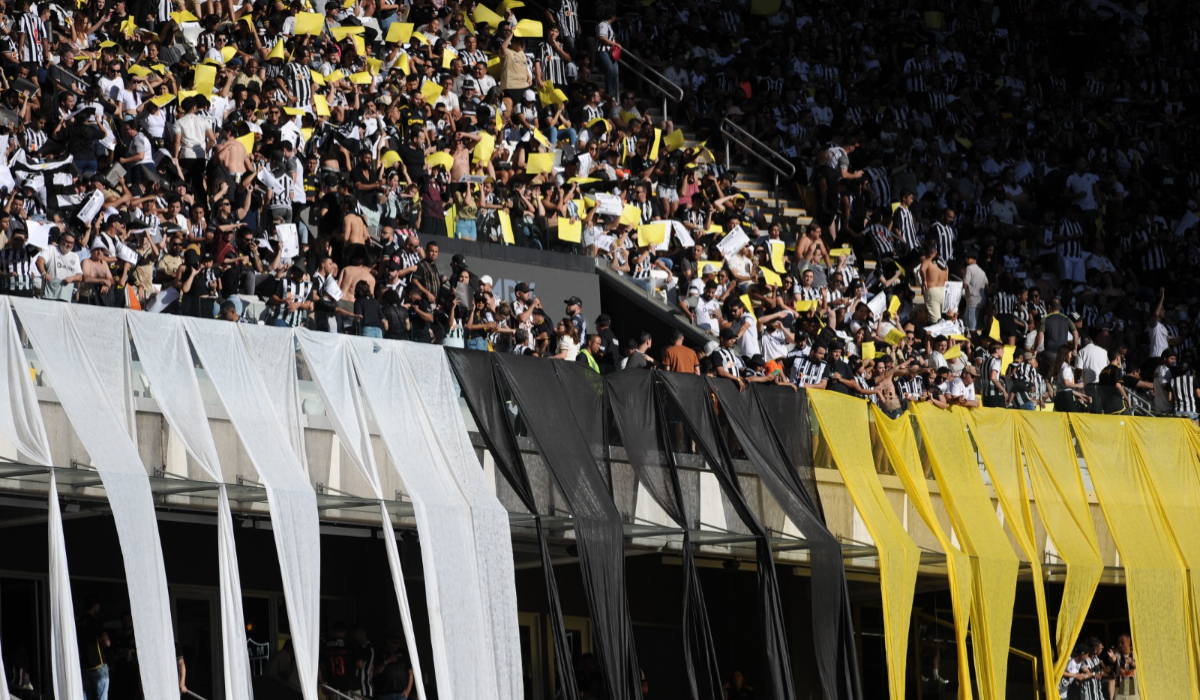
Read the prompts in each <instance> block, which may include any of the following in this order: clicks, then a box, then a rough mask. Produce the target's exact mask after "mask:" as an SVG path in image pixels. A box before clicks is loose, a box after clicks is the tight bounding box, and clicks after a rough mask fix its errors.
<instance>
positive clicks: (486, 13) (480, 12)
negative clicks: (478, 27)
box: [474, 4, 504, 29]
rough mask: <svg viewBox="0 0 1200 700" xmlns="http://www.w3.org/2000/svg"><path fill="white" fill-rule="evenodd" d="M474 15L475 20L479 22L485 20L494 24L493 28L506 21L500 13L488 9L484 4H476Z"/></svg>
mask: <svg viewBox="0 0 1200 700" xmlns="http://www.w3.org/2000/svg"><path fill="white" fill-rule="evenodd" d="M474 17H475V21H476V22H477V23H478V22H485V23H487V24H490V25H492V28H493V29H494V28H496V27H499V26H500V25H501V24H503V23H504V18H503V17H501V16H500V15H498V14H496V13H495V12H492V11H491V10H489V9H487V8H486V7H484V6H483V5H482V4H479V5H476V6H475V14H474Z"/></svg>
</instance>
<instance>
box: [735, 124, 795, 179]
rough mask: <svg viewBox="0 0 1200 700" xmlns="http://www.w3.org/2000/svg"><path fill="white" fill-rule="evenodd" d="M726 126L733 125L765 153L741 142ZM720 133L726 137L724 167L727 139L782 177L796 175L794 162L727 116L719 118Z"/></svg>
mask: <svg viewBox="0 0 1200 700" xmlns="http://www.w3.org/2000/svg"><path fill="white" fill-rule="evenodd" d="M726 127H733V128H734V129H736V130H737V131H738V132H739V133H740V134H741V135H742V136H744V137H745V138H747V139H749V140H750V141H753V142H754V145H755V146H757V147H758V148H760V149H762V151H763V152H765V153H766V155H763V153H760V152H759V151H757V150H755V149H754V148H752V147H751V146H749V145H748V144H746V143H745V142H743V141H742V139H741V138H739V137H738V135H736V134H733V133H731V132H730V131H729V129H728V128H726ZM721 133H722V134H724V135H725V136H726V137H727V139H726V141H725V167H729V141H733V142H734V143H736V144H737V145H739V146H741V147H742V149H743V150H745V151H746V152H747V153H749V154H750V155H752V156H754V157H755V158H757V159H759V160H761V161H762V162H763V163H764V164H765V165H766V166H767V167H769V168H771V169H772V170H774V171H775V172H776V173H777V174H779V175H782V176H784V177H789V178H790V177H795V176H796V166H795V164H794V163H792V162H791V161H790V160H788V159H787V158H784V157H783V154H782V153H780V152H778V151H776V150H775V149H773V148H771V147H770V146H768V145H767V144H765V143H763V142H762V141H759V140H758V139H757V138H756V137H755V136H754V134H751V133H750V132H749V131H746V130H745V129H743V128H742V127H740V126H738V125H737V124H734V123H733V122H732V121H730V120H729V118H728V117H727V118H725V119H722V120H721ZM772 158H774V159H775V160H777V161H778V162H780V163H783V164H784V165H785V166H787V170H786V171H785V170H784V169H783V168H780V167H779V166H778V165H776V164H775V163H773V162H771V159H772Z"/></svg>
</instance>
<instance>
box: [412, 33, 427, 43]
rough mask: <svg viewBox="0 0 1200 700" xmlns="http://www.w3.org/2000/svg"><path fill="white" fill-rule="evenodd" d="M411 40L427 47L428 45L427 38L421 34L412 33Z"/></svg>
mask: <svg viewBox="0 0 1200 700" xmlns="http://www.w3.org/2000/svg"><path fill="white" fill-rule="evenodd" d="M412 38H414V39H416V40H417V41H419V42H421V43H422V44H425V45H427V46H428V45H429V37H427V36H425V35H424V34H422V33H421V32H413V33H412Z"/></svg>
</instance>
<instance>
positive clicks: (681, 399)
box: [658, 372, 837, 700]
mask: <svg viewBox="0 0 1200 700" xmlns="http://www.w3.org/2000/svg"><path fill="white" fill-rule="evenodd" d="M658 379H659V380H660V381H661V382H662V387H663V389H665V393H664V394H663V395H662V396H660V401H663V400H665V401H666V402H667V403H666V404H665V405H666V406H671V407H674V409H677V410H678V411H679V412H680V414H681V415H682V416H683V420H684V422H685V423H686V424H687V426H688V428H689V429H690V430H691V435H692V437H693V438H694V439H695V440H696V445H697V447H698V448H699V450H700V452H701V454H702V455H703V457H704V460H705V462H706V463H707V464H708V466H709V467H710V468H711V469H712V471H713V474H714V475H715V476H716V478H717V481H718V483H719V484H720V485H721V491H722V492H723V493H724V494H725V497H726V499H727V500H728V501H729V503H730V505H731V506H732V507H733V509H734V511H735V512H736V513H737V515H738V517H739V518H740V519H741V521H742V522H743V523H744V524H745V525H746V527H747V528H748V529H749V530H750V532H751V533H753V535H754V536H755V538H756V540H755V559H756V561H757V564H758V607H759V629H760V631H761V633H762V638H763V648H762V655H761V658H762V664H763V666H762V676H761V677H762V678H765V679H767V682H766V683H765V684H764V683H762V682H760V683H759V684H758V685H757V686H756V688H757V690H758V692H759V693H760V694H761V695H763V696H764V697H766V698H767V699H768V700H790V699H791V698H793V697H795V693H796V691H795V686H794V684H793V681H792V668H791V657H790V654H789V653H788V643H787V631H786V630H785V628H784V623H783V606H782V603H781V602H780V598H779V579H778V574H777V573H776V571H775V561H774V558H773V557H772V555H771V541H770V536H769V533H768V532H767V530H766V528H764V527H763V525H762V523H761V522H760V521H759V520H758V518H757V517H756V516H755V515H754V512H753V510H752V509H751V508H750V505H749V503H747V501H746V497H745V495H744V494H743V493H742V487H741V484H740V483H739V480H738V475H737V473H736V472H735V471H734V468H733V460H732V458H731V457H730V455H729V448H728V446H727V445H726V444H725V440H724V438H723V437H722V436H721V431H720V429H719V427H718V426H717V418H716V415H715V414H714V412H713V400H712V395H711V394H710V393H709V390H708V386H707V385H706V384H705V383H704V379H703V378H701V377H698V376H695V375H685V374H678V373H675V372H660V373H659V375H658ZM822 680H823V681H824V677H823V678H822ZM829 697H837V695H836V693H835V694H834V695H832V696H829Z"/></svg>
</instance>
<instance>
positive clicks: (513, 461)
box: [445, 349, 579, 700]
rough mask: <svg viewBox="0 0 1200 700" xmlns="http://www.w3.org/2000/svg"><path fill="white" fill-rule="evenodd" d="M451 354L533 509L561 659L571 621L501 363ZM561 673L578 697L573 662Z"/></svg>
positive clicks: (498, 459)
mask: <svg viewBox="0 0 1200 700" xmlns="http://www.w3.org/2000/svg"><path fill="white" fill-rule="evenodd" d="M445 352H446V359H447V360H448V361H449V362H450V367H451V368H452V369H453V370H454V374H455V376H457V378H458V384H459V386H460V387H461V389H462V395H463V398H464V399H465V400H466V402H467V408H468V409H469V410H470V411H471V416H472V417H473V418H474V419H475V425H476V426H477V427H478V428H479V431H480V434H481V435H482V436H483V440H484V443H485V444H486V445H487V447H488V451H489V452H491V454H492V458H493V459H494V460H495V463H496V468H497V469H499V470H500V473H501V474H503V475H504V478H505V479H506V480H507V481H508V484H509V485H510V486H511V487H512V489H513V491H514V492H515V493H516V494H517V497H518V498H519V499H520V500H521V504H522V505H524V506H525V508H526V509H527V510H528V511H529V512H530V513H533V514H534V516H535V517H534V527H535V529H536V531H537V540H538V550H539V553H540V555H541V560H542V578H543V582H544V585H545V587H546V599H547V601H548V605H549V608H550V629H551V636H552V637H553V642H554V654H555V658H558V659H569V658H571V640H570V638H569V637H568V636H567V629H566V625H565V624H564V622H563V614H562V604H561V602H560V600H559V596H558V582H557V581H556V580H555V578H554V566H553V564H552V562H551V557H550V548H549V545H548V544H547V542H546V533H545V532H544V530H543V528H542V519H541V515H540V511H539V509H538V504H537V499H536V498H535V497H534V491H533V487H532V486H531V485H530V479H529V474H528V472H527V471H526V469H525V462H524V460H523V459H522V458H521V452H520V449H519V448H518V447H517V438H516V435H514V434H513V430H512V424H510V423H509V422H508V415H507V413H506V411H505V406H504V402H503V401H502V399H501V396H500V392H499V387H498V386H497V383H496V382H497V376H496V368H495V364H494V362H493V359H492V358H493V356H492V353H483V352H476V351H474V350H456V349H446V351H445ZM557 675H558V679H559V681H560V683H559V685H560V692H561V693H562V696H563V698H564V700H576V699H577V698H578V696H579V688H578V685H577V684H576V681H575V669H574V667H573V666H572V665H571V664H559V665H558V667H557Z"/></svg>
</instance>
